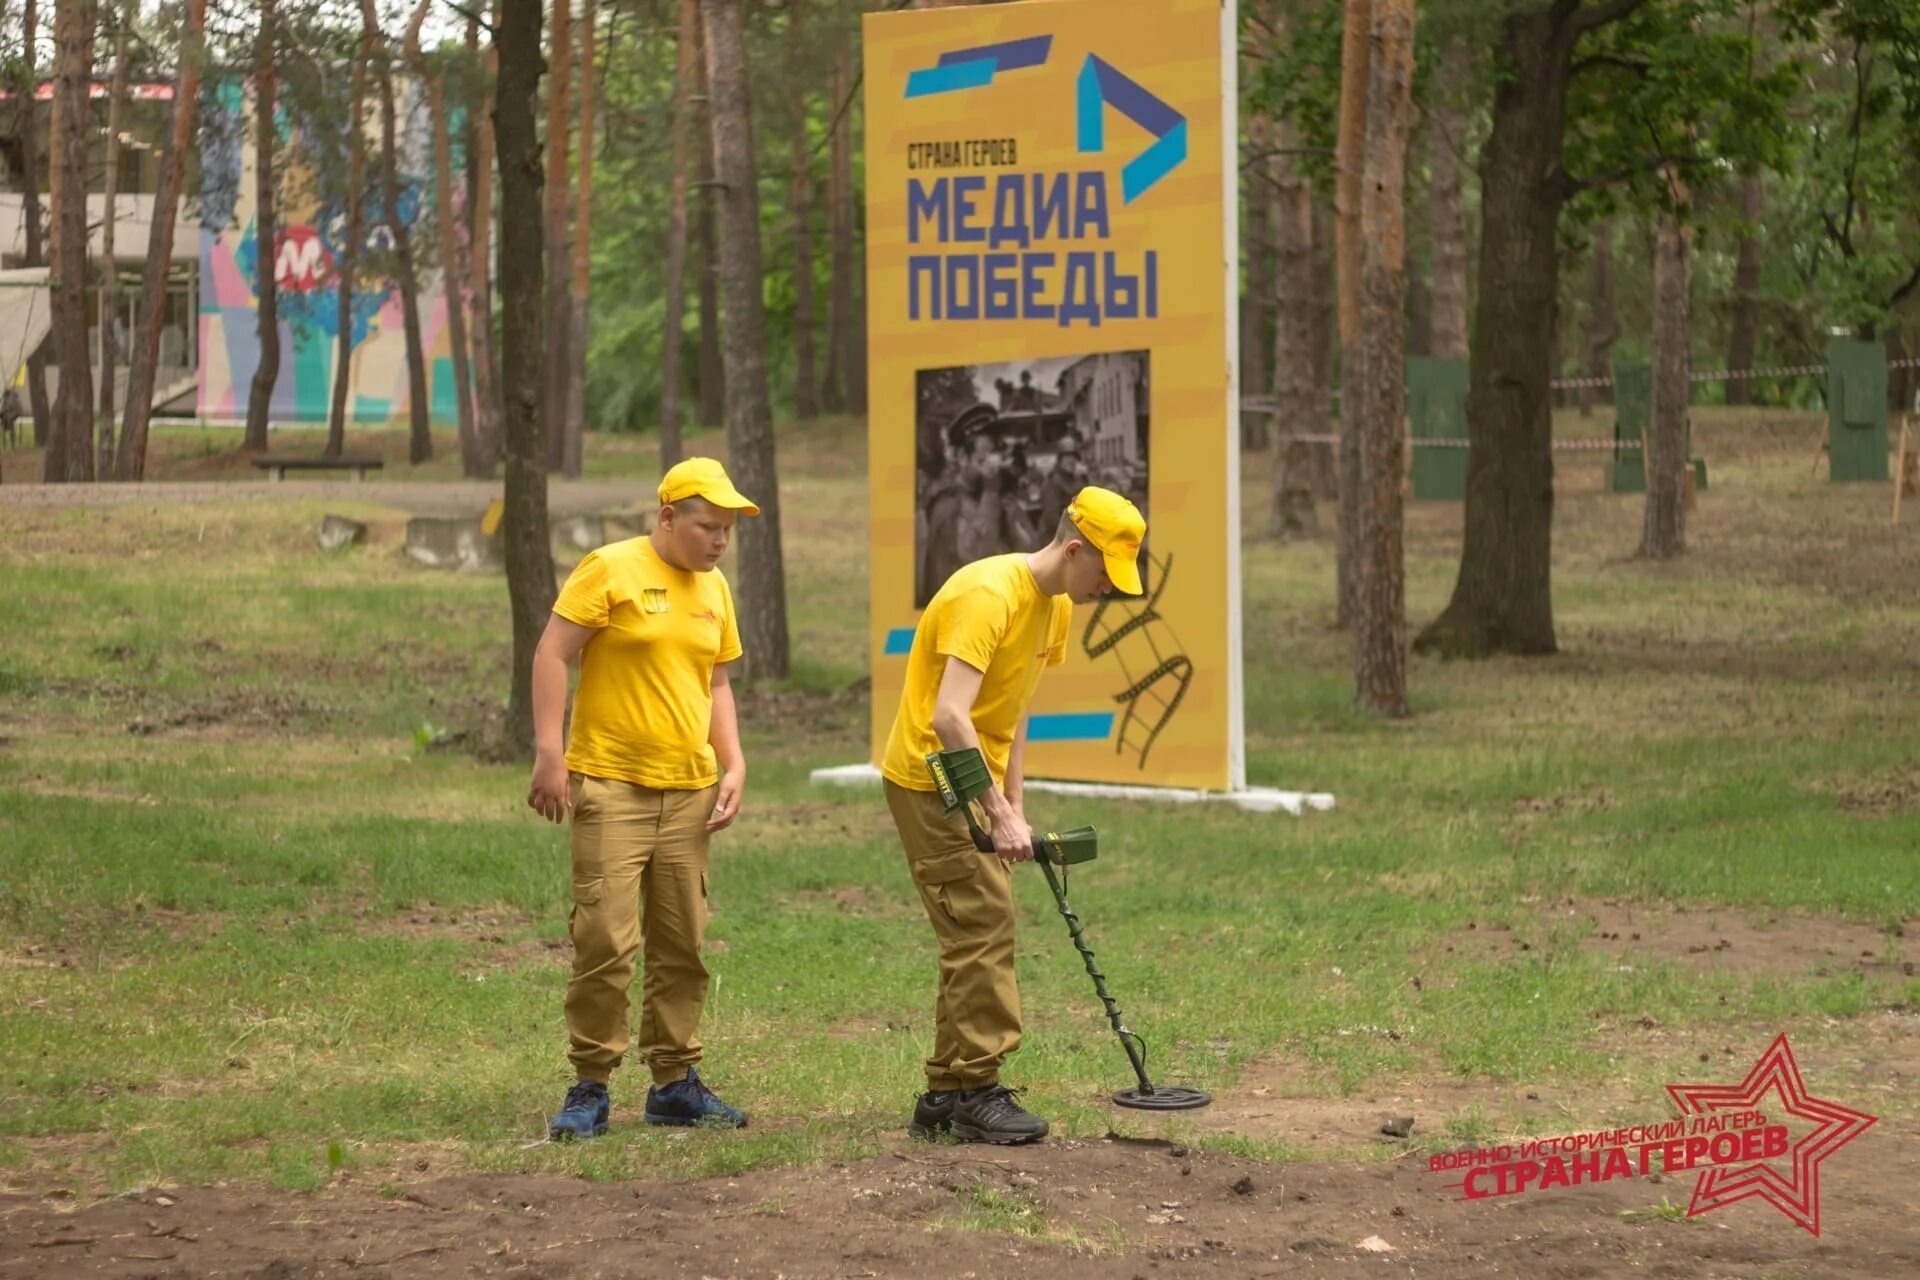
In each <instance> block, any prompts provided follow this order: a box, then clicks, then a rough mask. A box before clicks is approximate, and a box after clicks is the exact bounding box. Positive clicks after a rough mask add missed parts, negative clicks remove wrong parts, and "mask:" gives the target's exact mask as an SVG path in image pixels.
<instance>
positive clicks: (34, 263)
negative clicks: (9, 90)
mask: <svg viewBox="0 0 1920 1280" xmlns="http://www.w3.org/2000/svg"><path fill="white" fill-rule="evenodd" d="M21 16H22V19H23V22H22V31H21V34H22V37H23V40H22V62H23V64H24V66H23V73H22V80H23V81H24V83H26V84H27V85H29V86H31V89H30V91H29V92H26V93H23V94H21V95H20V163H21V169H22V173H21V185H22V187H23V188H24V191H23V192H22V198H21V212H22V215H23V217H24V220H25V222H26V224H27V259H26V265H27V266H29V267H44V266H47V265H48V262H47V259H48V257H49V254H48V248H49V246H48V245H47V244H46V242H45V222H44V219H45V216H46V215H45V213H44V212H43V211H42V209H41V207H40V171H41V170H40V121H39V115H40V103H39V98H38V95H37V93H36V92H34V90H37V89H38V88H39V85H40V72H39V70H38V65H37V61H36V56H35V55H36V53H37V51H38V49H39V47H40V5H39V0H26V6H25V12H24V13H23V14H22V15H21ZM55 163H56V161H55V159H54V157H53V156H51V155H49V156H48V157H47V165H48V168H49V169H51V167H52V166H53V165H54V164H55ZM49 181H51V174H49ZM52 349H53V342H52V340H51V339H48V340H46V341H43V342H42V343H41V344H40V345H39V346H37V347H35V348H34V349H33V351H32V353H31V354H30V355H28V357H27V407H28V409H29V410H31V412H32V413H33V447H34V448H36V449H43V448H45V447H46V444H47V437H48V436H49V435H50V434H51V433H52V431H53V405H52V402H50V401H49V400H48V399H47V357H48V356H49V355H50V354H52Z"/></svg>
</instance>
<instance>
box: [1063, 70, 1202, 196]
mask: <svg viewBox="0 0 1920 1280" xmlns="http://www.w3.org/2000/svg"><path fill="white" fill-rule="evenodd" d="M1079 102H1080V112H1079V116H1080V152H1081V154H1082V155H1095V154H1098V153H1100V152H1102V151H1105V150H1106V149H1107V120H1106V108H1107V107H1108V106H1112V107H1113V108H1114V109H1115V110H1116V111H1118V112H1119V113H1120V114H1121V115H1123V116H1125V117H1126V118H1127V119H1129V120H1131V121H1133V122H1134V123H1135V124H1137V125H1139V126H1140V127H1141V128H1142V129H1145V130H1146V131H1147V132H1148V133H1150V134H1152V135H1153V137H1154V142H1153V145H1151V146H1149V147H1148V148H1147V149H1146V150H1145V151H1142V152H1141V153H1140V154H1139V155H1137V156H1135V157H1134V158H1133V159H1131V160H1129V161H1128V162H1127V164H1126V167H1125V168H1123V169H1121V170H1120V195H1121V198H1122V200H1123V201H1125V203H1127V204H1132V203H1133V202H1134V201H1135V200H1137V199H1139V198H1140V197H1141V196H1143V195H1145V194H1146V193H1147V192H1148V190H1150V189H1151V188H1152V187H1153V184H1154V183H1156V182H1158V181H1160V179H1162V178H1164V177H1166V176H1167V175H1168V174H1169V173H1171V172H1173V170H1174V169H1175V168H1177V167H1179V164H1180V162H1181V161H1183V160H1185V159H1186V158H1187V118H1186V117H1185V116H1183V115H1181V114H1180V113H1179V112H1178V111H1175V110H1174V109H1173V108H1172V107H1170V106H1168V105H1167V104H1166V103H1164V102H1162V101H1160V99H1158V98H1156V97H1154V96H1153V95H1152V94H1151V93H1148V92H1147V91H1146V90H1145V89H1143V88H1141V87H1140V86H1139V85H1138V84H1136V83H1135V82H1134V81H1132V80H1129V79H1128V78H1127V77H1126V76H1124V75H1122V74H1121V73H1120V72H1118V71H1116V70H1115V69H1114V68H1113V65H1112V64H1111V63H1109V62H1107V61H1106V60H1105V59H1103V58H1101V57H1100V56H1099V55H1098V54H1092V53H1090V54H1088V55H1087V61H1086V63H1085V65H1083V66H1082V67H1081V68H1080V85H1079Z"/></svg>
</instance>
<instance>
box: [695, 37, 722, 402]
mask: <svg viewBox="0 0 1920 1280" xmlns="http://www.w3.org/2000/svg"><path fill="white" fill-rule="evenodd" d="M696 33H697V34H698V36H699V47H698V49H697V50H696V58H695V61H696V63H697V68H696V69H697V71H698V72H699V76H700V86H699V91H698V92H697V93H696V94H695V95H694V96H695V99H696V100H697V101H698V103H699V106H700V109H699V111H698V113H697V117H696V123H695V126H694V128H695V133H696V137H695V142H696V144H697V145H698V147H699V161H700V164H699V174H700V181H699V191H700V216H699V218H698V220H697V221H696V223H695V239H696V245H695V247H696V249H697V250H698V253H697V254H696V259H697V261H698V263H699V266H698V268H697V271H698V277H697V279H698V292H699V295H700V386H699V392H700V403H699V413H700V422H701V425H703V426H713V425H714V424H715V423H718V422H719V421H720V420H721V419H722V418H724V417H725V416H726V392H727V371H726V365H725V363H724V362H723V361H722V360H721V358H720V247H719V235H718V232H717V230H716V229H715V216H716V210H715V202H716V200H717V199H718V191H717V188H716V186H715V183H714V176H713V174H714V162H713V107H712V102H713V90H712V87H711V83H710V81H711V76H710V74H709V72H708V69H707V24H706V17H705V10H704V9H702V17H701V20H700V22H699V24H698V25H697V27H696Z"/></svg>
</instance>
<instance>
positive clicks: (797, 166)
mask: <svg viewBox="0 0 1920 1280" xmlns="http://www.w3.org/2000/svg"><path fill="white" fill-rule="evenodd" d="M787 11H788V14H789V16H790V21H791V23H792V25H791V27H790V29H789V30H788V32H787V50H788V52H789V54H790V55H791V56H792V63H793V65H792V66H791V67H790V68H789V74H790V75H791V76H792V77H793V115H794V126H793V193H792V194H793V409H794V414H795V415H796V416H797V417H799V418H800V420H801V421H803V422H806V421H811V420H812V419H814V418H817V417H819V416H820V383H819V374H818V372H817V371H816V369H815V367H814V359H813V327H814V312H813V150H812V147H811V146H810V145H809V142H808V137H807V89H806V79H805V69H806V68H805V65H804V58H803V57H802V54H803V52H804V50H805V47H806V46H805V42H804V40H803V38H802V33H801V27H802V15H803V14H804V13H805V8H804V0H791V2H790V3H789V4H788V6H787Z"/></svg>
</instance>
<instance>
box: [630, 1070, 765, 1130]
mask: <svg viewBox="0 0 1920 1280" xmlns="http://www.w3.org/2000/svg"><path fill="white" fill-rule="evenodd" d="M647 1123H648V1124H671V1125H680V1126H683V1127H684V1126H690V1125H699V1126H701V1127H703V1128H715V1129H744V1128H746V1126H747V1113H746V1112H744V1111H742V1110H740V1109H739V1108H738V1107H730V1106H728V1105H727V1104H726V1103H724V1102H722V1101H720V1096H719V1095H718V1094H716V1093H715V1092H714V1091H713V1090H711V1089H709V1088H707V1086H706V1085H704V1084H702V1083H701V1082H700V1073H699V1072H697V1071H695V1070H693V1069H692V1068H688V1070H687V1078H686V1079H685V1080H677V1081H675V1082H674V1083H672V1084H669V1085H655V1086H654V1087H653V1088H651V1089H648V1090H647Z"/></svg>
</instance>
